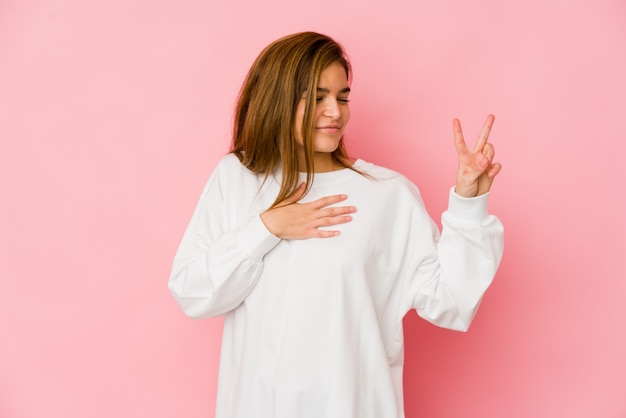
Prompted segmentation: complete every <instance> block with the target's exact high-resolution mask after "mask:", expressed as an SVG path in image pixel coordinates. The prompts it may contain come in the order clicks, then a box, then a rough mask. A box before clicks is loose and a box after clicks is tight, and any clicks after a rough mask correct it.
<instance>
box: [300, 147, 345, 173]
mask: <svg viewBox="0 0 626 418" xmlns="http://www.w3.org/2000/svg"><path fill="white" fill-rule="evenodd" d="M298 166H299V167H300V171H305V164H304V156H302V158H301V159H300V161H298ZM313 166H314V170H313V172H315V173H327V172H329V171H337V170H341V169H343V168H344V166H342V165H340V164H338V163H337V162H336V161H335V160H334V159H333V157H332V155H331V154H329V153H325V152H324V153H321V152H320V153H317V152H316V153H313Z"/></svg>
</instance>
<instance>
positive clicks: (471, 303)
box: [411, 189, 504, 331]
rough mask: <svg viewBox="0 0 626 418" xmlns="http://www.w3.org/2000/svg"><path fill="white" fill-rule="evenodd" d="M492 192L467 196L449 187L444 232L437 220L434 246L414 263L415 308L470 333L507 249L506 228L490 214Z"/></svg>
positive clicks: (437, 322)
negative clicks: (474, 319)
mask: <svg viewBox="0 0 626 418" xmlns="http://www.w3.org/2000/svg"><path fill="white" fill-rule="evenodd" d="M487 199H488V194H484V195H481V196H478V197H473V198H464V197H461V196H459V195H457V194H456V193H454V191H453V189H452V190H450V196H449V204H448V210H447V211H445V212H444V213H443V215H442V232H441V235H439V231H438V229H437V227H436V225H435V224H434V222H433V223H432V225H431V228H432V232H431V234H432V242H433V245H432V248H431V249H430V250H429V251H426V252H425V253H424V256H423V257H422V258H420V260H419V263H418V264H417V265H415V266H414V271H413V275H414V276H416V277H419V279H417V280H414V282H413V286H414V287H415V288H414V289H413V290H412V292H411V294H412V296H413V298H414V299H413V301H412V304H413V307H414V308H415V309H416V310H417V312H418V314H419V315H420V316H421V317H422V318H424V319H426V320H428V321H430V322H432V323H434V324H435V325H438V326H441V327H444V328H450V329H454V330H459V331H467V329H468V328H469V326H470V324H471V322H472V320H473V318H474V316H475V315H476V311H477V310H478V306H479V304H480V302H481V300H482V298H483V295H484V293H485V291H486V290H487V288H488V287H489V286H490V284H491V282H492V280H493V278H494V276H495V274H496V270H497V269H498V266H499V264H500V261H501V259H502V253H503V249H504V229H503V226H502V224H501V223H500V221H499V220H498V219H497V218H496V217H495V216H493V215H490V214H488V212H487Z"/></svg>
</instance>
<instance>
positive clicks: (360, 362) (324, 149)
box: [169, 32, 503, 418]
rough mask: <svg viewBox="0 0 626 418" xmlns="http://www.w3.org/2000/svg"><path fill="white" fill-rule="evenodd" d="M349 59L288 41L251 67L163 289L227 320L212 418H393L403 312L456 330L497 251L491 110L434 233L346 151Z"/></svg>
mask: <svg viewBox="0 0 626 418" xmlns="http://www.w3.org/2000/svg"><path fill="white" fill-rule="evenodd" d="M349 93H350V65H349V63H348V60H347V59H346V55H345V53H344V51H343V49H342V48H341V46H340V45H338V44H337V43H336V42H335V41H333V40H332V39H330V38H328V37H327V36H324V35H320V34H317V33H311V32H305V33H298V34H295V35H291V36H287V37H284V38H282V39H279V40H278V41H276V42H274V43H272V44H271V45H269V46H268V47H267V48H266V49H265V50H264V51H263V52H262V53H261V54H260V56H259V57H258V58H257V60H256V61H255V63H254V64H253V66H252V68H251V69H250V72H249V73H248V76H247V78H246V80H245V82H244V84H243V87H242V90H241V93H240V97H239V101H238V104H237V109H236V114H235V124H234V135H233V145H232V152H231V153H229V154H228V155H227V156H226V157H224V158H223V159H222V161H221V162H220V163H219V164H218V166H217V168H216V169H215V171H214V173H213V174H212V176H211V178H210V179H209V181H208V183H207V185H206V187H205V188H204V191H203V192H202V196H201V197H200V202H199V203H198V206H197V208H196V210H195V212H194V214H193V217H192V219H191V222H190V224H189V226H188V228H187V230H186V232H185V235H184V237H183V240H182V243H181V244H180V248H179V250H178V252H177V254H176V257H175V260H174V264H173V269H172V274H171V277H170V280H169V288H170V290H171V292H172V294H173V295H174V297H175V299H176V301H177V302H178V304H179V305H180V306H181V307H182V309H183V311H184V312H185V313H186V314H187V315H189V316H191V317H194V318H204V317H209V316H217V315H225V322H224V334H223V340H222V352H221V358H220V376H219V389H218V400H217V415H216V416H217V417H218V418H244V417H245V418H270V417H271V418H295V417H298V418H303V417H311V418H324V417H329V418H330V417H332V418H400V417H403V416H404V412H403V398H402V393H403V392H402V366H403V330H402V319H403V317H404V316H405V314H406V313H407V312H408V311H409V310H410V309H416V310H417V312H418V313H419V315H420V316H421V317H422V318H424V319H426V320H428V321H431V322H433V323H434V324H437V325H439V326H442V327H446V328H451V329H456V330H463V331H464V330H467V329H468V327H469V325H470V323H471V321H472V319H473V317H474V315H475V313H476V310H477V308H478V305H479V303H480V300H481V298H482V296H483V294H484V292H485V291H486V289H487V288H488V286H489V284H490V283H491V281H492V279H493V276H494V274H495V272H496V269H497V267H498V264H499V262H500V259H501V256H502V249H503V229H502V225H501V224H500V222H499V221H498V220H497V219H496V218H495V217H494V216H492V215H489V214H488V213H487V195H488V194H487V192H488V191H489V189H490V187H491V184H492V182H493V179H494V177H495V176H496V174H497V173H498V172H499V170H500V165H499V164H497V163H492V160H493V156H494V149H493V147H492V145H491V144H489V143H488V142H487V138H488V135H489V131H490V129H491V126H492V124H493V116H489V117H488V118H487V121H486V123H485V126H484V127H483V130H482V132H481V134H480V136H479V138H478V142H477V145H476V147H475V149H474V150H473V151H470V150H469V149H468V148H467V146H466V144H465V141H464V139H463V135H462V132H461V127H460V124H459V122H458V121H457V120H455V121H454V123H453V131H454V139H455V144H456V149H457V153H458V158H459V168H458V174H457V180H456V186H455V187H454V188H453V189H452V190H451V191H450V197H449V206H448V210H447V211H446V212H445V213H444V214H443V216H442V224H443V230H442V233H441V235H440V234H439V231H438V229H437V226H436V224H435V223H434V222H433V221H432V220H431V219H430V218H429V216H428V214H427V212H426V209H425V208H424V205H423V203H422V200H421V197H420V194H419V192H418V189H417V188H416V187H415V186H414V185H413V184H412V183H411V182H410V181H408V180H407V179H406V178H405V177H403V176H402V175H400V174H398V173H396V172H394V171H391V170H389V169H385V168H382V167H379V166H376V165H374V164H371V163H368V162H365V161H363V160H361V159H357V160H351V159H350V158H349V157H348V156H347V154H346V151H345V148H344V144H343V131H344V128H345V127H346V124H347V123H348V121H349V119H350V110H349V106H348V102H349V99H348V97H349Z"/></svg>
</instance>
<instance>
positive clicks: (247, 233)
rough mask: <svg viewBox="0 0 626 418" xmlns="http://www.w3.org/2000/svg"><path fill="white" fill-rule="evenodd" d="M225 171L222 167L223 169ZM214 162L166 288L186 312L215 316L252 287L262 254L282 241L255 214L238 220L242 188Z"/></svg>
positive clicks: (200, 316) (188, 313) (257, 276)
mask: <svg viewBox="0 0 626 418" xmlns="http://www.w3.org/2000/svg"><path fill="white" fill-rule="evenodd" d="M224 171H226V172H224ZM232 182H233V179H232V178H229V173H228V170H225V169H224V168H223V167H220V166H218V168H217V169H216V171H215V172H214V173H213V175H212V176H211V178H210V179H209V181H208V182H207V184H206V186H205V188H204V190H203V192H202V195H201V197H200V201H199V202H198V205H197V207H196V209H195V211H194V213H193V216H192V218H191V221H190V223H189V225H188V226H187V229H186V231H185V234H184V236H183V239H182V241H181V243H180V246H179V248H178V251H177V253H176V256H175V258H174V262H173V266H172V272H171V275H170V279H169V283H168V287H169V290H170V292H171V293H172V295H173V296H174V298H175V299H176V302H177V303H178V304H179V306H180V307H181V308H182V310H183V311H184V312H185V314H186V315H188V316H190V317H192V318H204V317H209V316H217V315H222V314H225V313H226V312H228V311H230V310H232V309H234V308H236V307H237V306H239V305H240V304H241V302H242V301H243V300H244V299H245V298H246V297H247V296H248V294H249V293H250V292H251V291H252V289H253V288H254V286H255V284H256V282H257V280H258V278H259V275H260V273H261V270H262V268H263V257H264V256H265V254H267V253H268V252H269V251H270V250H271V249H272V248H274V246H276V244H277V243H278V242H279V241H280V239H279V238H277V237H276V236H274V235H272V234H271V233H270V232H269V231H268V230H267V228H266V227H265V225H264V224H263V222H262V221H261V219H260V216H259V214H254V215H253V216H251V217H249V218H247V219H243V218H245V217H242V219H241V220H240V219H239V216H238V215H237V214H240V213H241V212H242V211H241V208H240V207H236V206H238V203H239V204H242V202H238V201H237V199H236V198H234V199H233V198H232V196H233V193H238V192H241V190H240V189H239V187H238V185H234V184H232Z"/></svg>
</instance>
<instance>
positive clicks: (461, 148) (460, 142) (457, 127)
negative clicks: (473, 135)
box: [452, 118, 467, 155]
mask: <svg viewBox="0 0 626 418" xmlns="http://www.w3.org/2000/svg"><path fill="white" fill-rule="evenodd" d="M452 131H453V132H454V146H455V147H456V152H457V153H458V154H459V155H461V154H465V153H466V152H467V145H466V144H465V139H464V138H463V131H462V130H461V121H459V120H458V119H457V118H454V120H453V121H452Z"/></svg>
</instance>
